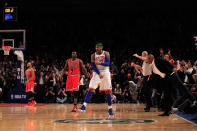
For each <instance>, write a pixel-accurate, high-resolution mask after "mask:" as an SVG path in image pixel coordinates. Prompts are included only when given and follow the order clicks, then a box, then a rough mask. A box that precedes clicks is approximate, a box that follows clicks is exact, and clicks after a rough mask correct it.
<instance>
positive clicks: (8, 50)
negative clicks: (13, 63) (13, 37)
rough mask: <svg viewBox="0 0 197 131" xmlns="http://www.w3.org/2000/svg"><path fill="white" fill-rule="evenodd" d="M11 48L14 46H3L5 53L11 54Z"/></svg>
mask: <svg viewBox="0 0 197 131" xmlns="http://www.w3.org/2000/svg"><path fill="white" fill-rule="evenodd" d="M11 48H12V47H11V46H2V49H3V51H4V55H9V53H10V50H11Z"/></svg>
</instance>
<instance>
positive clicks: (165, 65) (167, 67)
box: [154, 57, 174, 76]
mask: <svg viewBox="0 0 197 131" xmlns="http://www.w3.org/2000/svg"><path fill="white" fill-rule="evenodd" d="M154 62H155V66H156V67H157V69H158V70H159V71H160V72H162V73H165V74H166V75H167V76H169V75H170V74H171V73H172V72H173V68H174V66H173V65H172V64H171V63H170V62H169V61H167V60H165V59H163V58H160V57H159V58H155V60H154Z"/></svg>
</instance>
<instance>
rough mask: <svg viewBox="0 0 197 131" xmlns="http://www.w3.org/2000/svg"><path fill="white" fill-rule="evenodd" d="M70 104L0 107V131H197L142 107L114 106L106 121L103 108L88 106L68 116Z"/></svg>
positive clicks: (153, 110)
mask: <svg viewBox="0 0 197 131" xmlns="http://www.w3.org/2000/svg"><path fill="white" fill-rule="evenodd" d="M72 107H73V105H72V104H37V105H36V106H26V104H1V105H0V130H1V131H132V130H135V131H180V130H181V131H188V130H190V131H196V130H197V126H196V125H195V124H192V123H190V122H188V121H186V120H184V119H183V118H181V117H178V116H177V115H175V114H173V115H171V116H169V117H160V116H157V115H158V114H160V113H161V112H157V109H156V108H152V109H151V112H144V110H143V109H144V105H142V104H114V105H113V110H114V112H115V118H114V119H113V120H107V119H106V118H107V115H108V114H107V110H106V109H107V105H106V104H88V106H87V111H86V112H76V113H73V112H70V111H71V110H72Z"/></svg>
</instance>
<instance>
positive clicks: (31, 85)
mask: <svg viewBox="0 0 197 131" xmlns="http://www.w3.org/2000/svg"><path fill="white" fill-rule="evenodd" d="M29 91H31V92H34V81H29V82H28V83H26V92H29Z"/></svg>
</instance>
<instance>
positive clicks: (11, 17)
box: [3, 7, 17, 22]
mask: <svg viewBox="0 0 197 131" xmlns="http://www.w3.org/2000/svg"><path fill="white" fill-rule="evenodd" d="M3 20H4V21H5V22H6V21H17V7H4V10H3Z"/></svg>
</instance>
